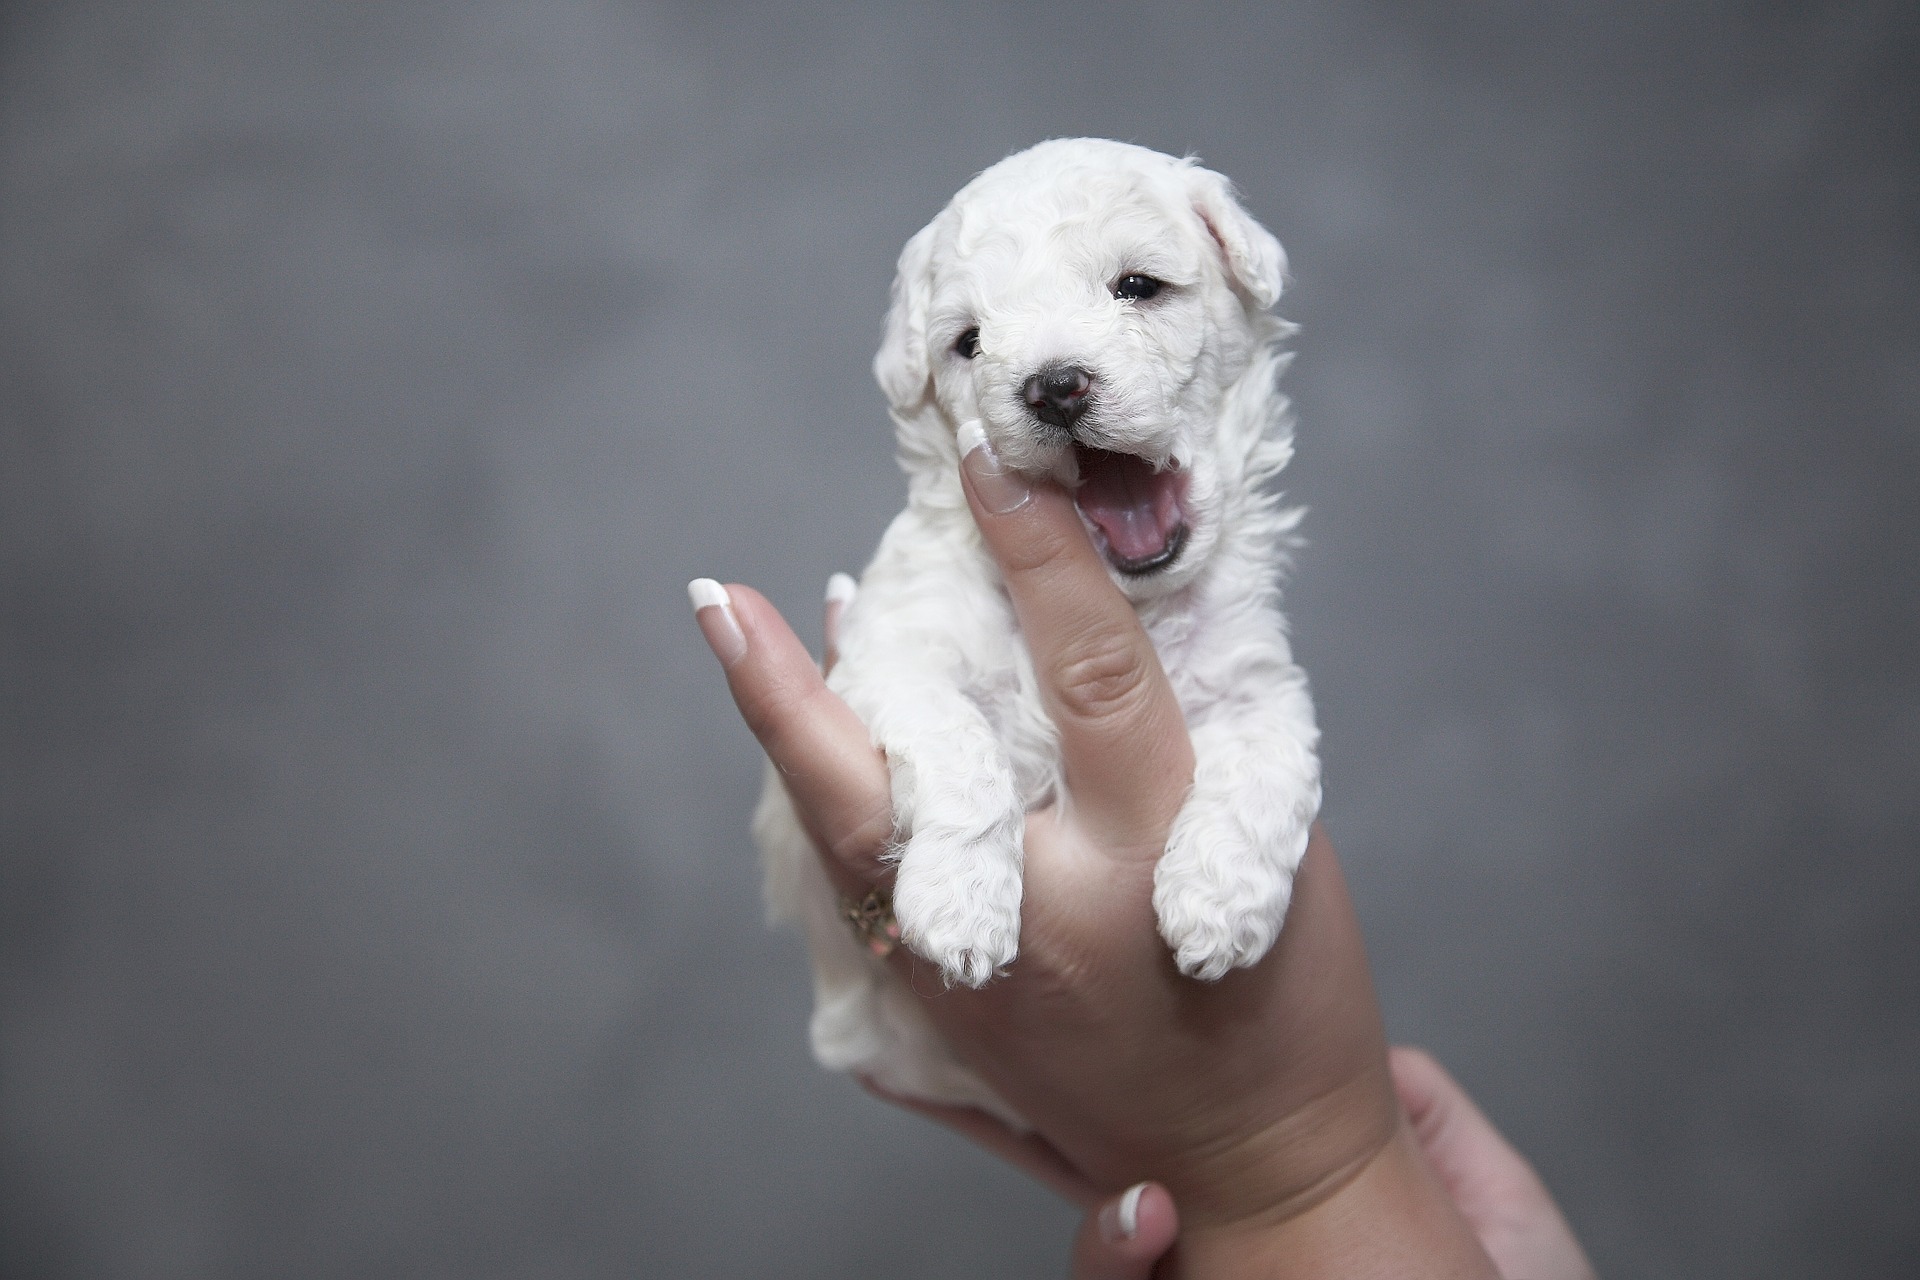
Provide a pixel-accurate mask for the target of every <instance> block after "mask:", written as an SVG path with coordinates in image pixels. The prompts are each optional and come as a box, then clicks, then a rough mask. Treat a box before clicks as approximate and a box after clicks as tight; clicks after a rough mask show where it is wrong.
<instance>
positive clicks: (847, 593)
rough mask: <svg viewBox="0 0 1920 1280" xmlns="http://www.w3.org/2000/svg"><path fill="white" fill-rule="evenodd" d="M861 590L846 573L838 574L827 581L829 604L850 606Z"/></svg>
mask: <svg viewBox="0 0 1920 1280" xmlns="http://www.w3.org/2000/svg"><path fill="white" fill-rule="evenodd" d="M859 590H860V588H859V586H858V585H857V584H856V583H855V582H854V580H853V579H852V578H850V577H848V576H847V575H846V574H844V573H836V574H834V575H833V576H832V577H831V578H828V579H827V603H828V604H837V605H842V606H845V605H850V604H852V603H853V597H854V596H855V595H856V594H857V593H858V592H859Z"/></svg>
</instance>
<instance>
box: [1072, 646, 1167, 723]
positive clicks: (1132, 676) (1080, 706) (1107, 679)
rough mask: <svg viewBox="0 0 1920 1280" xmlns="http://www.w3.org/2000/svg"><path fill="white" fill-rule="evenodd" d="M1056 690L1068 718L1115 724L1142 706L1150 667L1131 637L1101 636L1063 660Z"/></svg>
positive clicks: (1078, 648) (1076, 647)
mask: <svg viewBox="0 0 1920 1280" xmlns="http://www.w3.org/2000/svg"><path fill="white" fill-rule="evenodd" d="M1053 687H1054V693H1055V696H1057V697H1058V698H1059V700H1060V706H1061V709H1062V710H1063V711H1065V712H1066V713H1067V714H1068V715H1070V716H1073V717H1075V718H1077V719H1080V720H1089V721H1102V720H1112V719H1114V718H1116V717H1119V716H1124V715H1126V714H1128V713H1130V712H1132V711H1133V710H1135V709H1136V708H1137V707H1138V706H1139V705H1140V703H1141V700H1142V698H1143V697H1144V695H1145V694H1146V691H1147V666H1146V664H1145V663H1143V662H1141V661H1140V655H1139V653H1138V650H1137V648H1136V646H1135V645H1134V644H1133V643H1131V641H1130V639H1129V637H1127V636H1124V635H1115V634H1112V633H1100V634H1096V635H1094V636H1091V637H1088V638H1087V639H1086V640H1085V641H1084V642H1082V643H1081V644H1079V645H1077V646H1075V647H1074V648H1073V649H1071V650H1070V651H1069V652H1067V653H1066V654H1065V655H1063V656H1062V658H1061V660H1060V662H1059V665H1058V666H1057V667H1056V668H1055V670H1054V681H1053Z"/></svg>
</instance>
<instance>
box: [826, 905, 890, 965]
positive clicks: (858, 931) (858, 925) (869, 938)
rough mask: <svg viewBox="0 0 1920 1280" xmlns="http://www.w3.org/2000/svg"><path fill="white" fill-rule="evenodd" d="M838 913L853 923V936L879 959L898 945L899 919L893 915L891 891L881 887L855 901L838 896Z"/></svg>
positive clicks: (884, 957)
mask: <svg viewBox="0 0 1920 1280" xmlns="http://www.w3.org/2000/svg"><path fill="white" fill-rule="evenodd" d="M840 914H841V915H842V916H844V917H845V918H846V921H847V923H848V924H850V925H852V926H853V936H854V937H856V938H858V939H860V941H861V942H862V943H863V944H864V945H865V946H866V948H867V950H869V951H871V952H873V954H874V955H876V956H879V957H880V958H881V959H882V960H884V959H886V958H887V957H888V956H890V955H892V954H893V949H894V948H895V947H897V946H899V945H900V922H899V921H898V920H895V919H894V918H893V895H892V894H891V893H888V892H887V891H886V890H885V889H875V890H874V891H873V892H872V893H869V894H868V895H867V896H866V897H864V898H862V899H860V901H858V902H854V901H853V900H852V899H850V898H842V899H841V900H840Z"/></svg>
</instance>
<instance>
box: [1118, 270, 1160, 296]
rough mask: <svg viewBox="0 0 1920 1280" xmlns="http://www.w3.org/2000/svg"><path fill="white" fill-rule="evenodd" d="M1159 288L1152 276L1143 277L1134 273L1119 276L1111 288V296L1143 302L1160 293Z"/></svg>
mask: <svg viewBox="0 0 1920 1280" xmlns="http://www.w3.org/2000/svg"><path fill="white" fill-rule="evenodd" d="M1160 288H1161V285H1160V282H1159V281H1158V280H1155V279H1154V278H1153V277H1152V276H1143V275H1139V274H1138V273H1136V274H1134V275H1130V276H1121V277H1120V281H1119V283H1118V284H1116V285H1114V286H1113V296H1114V297H1116V298H1134V299H1137V300H1140V301H1145V300H1146V299H1148V298H1151V297H1152V296H1153V295H1154V294H1156V293H1158V292H1160Z"/></svg>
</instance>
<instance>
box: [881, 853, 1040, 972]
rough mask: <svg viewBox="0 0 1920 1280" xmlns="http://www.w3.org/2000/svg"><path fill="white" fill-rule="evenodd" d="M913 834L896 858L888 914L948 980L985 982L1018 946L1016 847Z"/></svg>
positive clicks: (918, 952) (903, 935)
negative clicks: (896, 871) (896, 872)
mask: <svg viewBox="0 0 1920 1280" xmlns="http://www.w3.org/2000/svg"><path fill="white" fill-rule="evenodd" d="M996 843H997V842H995V841H990V840H980V841H966V840H963V839H959V838H955V837H946V838H945V839H936V838H934V837H933V835H932V833H930V832H922V833H920V834H918V835H915V836H914V837H913V839H912V840H911V841H909V842H908V844H907V848H906V852H905V853H903V854H902V855H901V858H900V876H899V879H898V880H897V881H896V882H895V884H894V887H893V914H894V918H895V919H896V920H898V921H899V922H900V936H901V938H902V940H904V941H905V942H906V944H907V945H908V946H909V947H911V948H913V951H914V953H915V954H916V955H919V956H922V957H924V958H925V959H928V960H931V961H932V962H933V963H935V964H937V965H939V966H940V972H941V975H942V976H943V977H945V978H946V980H947V983H948V985H950V986H951V985H952V984H954V983H964V984H965V985H967V986H969V987H981V986H985V985H986V984H987V982H988V980H989V979H991V978H992V977H993V976H994V974H995V973H997V972H999V971H1000V970H1001V969H1003V968H1004V967H1006V966H1007V965H1009V964H1012V963H1013V957H1014V956H1015V955H1016V954H1017V953H1018V952H1019V949H1020V846H1019V843H1018V837H1017V836H1016V837H1015V841H1014V844H1013V846H1012V848H1011V849H1003V848H996V847H993V846H994V845H995V844H996Z"/></svg>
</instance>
